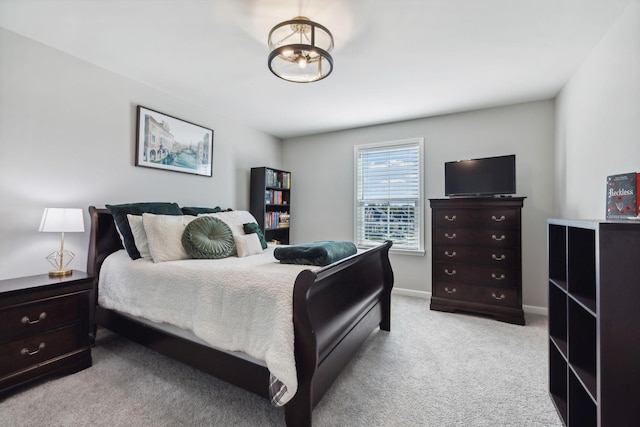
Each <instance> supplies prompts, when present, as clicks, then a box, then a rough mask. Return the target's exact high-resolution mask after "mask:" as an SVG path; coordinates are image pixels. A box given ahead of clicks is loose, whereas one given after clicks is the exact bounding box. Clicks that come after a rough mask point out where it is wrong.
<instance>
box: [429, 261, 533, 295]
mask: <svg viewBox="0 0 640 427" xmlns="http://www.w3.org/2000/svg"><path fill="white" fill-rule="evenodd" d="M520 274H521V273H520V270H518V269H513V270H511V269H507V268H502V267H494V266H489V265H476V264H466V263H465V264H455V263H443V262H434V263H433V277H434V279H435V280H437V281H447V282H462V283H469V284H473V285H482V286H495V287H504V288H514V289H515V288H516V287H517V284H518V283H519V280H520V277H519V276H520Z"/></svg>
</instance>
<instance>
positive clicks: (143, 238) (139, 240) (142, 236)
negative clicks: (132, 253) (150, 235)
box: [127, 214, 151, 258]
mask: <svg viewBox="0 0 640 427" xmlns="http://www.w3.org/2000/svg"><path fill="white" fill-rule="evenodd" d="M127 220H128V221H129V227H131V234H133V241H134V242H135V243H136V248H138V252H140V256H141V257H142V258H151V252H149V242H148V241H147V233H145V231H144V225H142V215H131V214H127Z"/></svg>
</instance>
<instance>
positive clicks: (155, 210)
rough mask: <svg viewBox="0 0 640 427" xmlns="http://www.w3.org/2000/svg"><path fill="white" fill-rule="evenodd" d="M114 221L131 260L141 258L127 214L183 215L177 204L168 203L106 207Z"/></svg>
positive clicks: (126, 204)
mask: <svg viewBox="0 0 640 427" xmlns="http://www.w3.org/2000/svg"><path fill="white" fill-rule="evenodd" d="M105 206H106V207H107V209H109V212H111V215H113V220H114V221H115V223H116V226H117V227H118V231H120V234H121V235H122V240H123V241H124V248H125V249H126V250H127V253H128V254H129V256H130V257H131V259H138V258H141V256H140V252H139V251H138V248H136V242H135V240H134V239H133V234H132V233H131V227H130V226H129V220H128V219H127V214H131V215H142V214H143V213H152V214H156V215H182V211H181V210H180V206H178V204H177V203H167V202H143V203H124V204H121V205H105Z"/></svg>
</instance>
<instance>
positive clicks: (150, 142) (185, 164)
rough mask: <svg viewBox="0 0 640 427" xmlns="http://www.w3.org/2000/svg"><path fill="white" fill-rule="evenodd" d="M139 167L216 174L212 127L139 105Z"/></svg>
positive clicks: (137, 164) (137, 161) (137, 154)
mask: <svg viewBox="0 0 640 427" xmlns="http://www.w3.org/2000/svg"><path fill="white" fill-rule="evenodd" d="M137 131H138V132H137V138H136V139H137V149H136V166H144V167H151V168H157V169H166V170H171V171H176V172H184V173H190V174H195V175H203V176H213V159H212V156H213V130H211V129H207V128H205V127H202V126H199V125H196V124H193V123H190V122H187V121H184V120H181V119H178V118H175V117H172V116H168V115H166V114H163V113H159V112H157V111H153V110H150V109H148V108H145V107H142V106H140V105H139V106H138V128H137Z"/></svg>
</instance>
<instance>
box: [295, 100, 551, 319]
mask: <svg viewBox="0 0 640 427" xmlns="http://www.w3.org/2000/svg"><path fill="white" fill-rule="evenodd" d="M554 114H555V111H554V102H553V101H552V100H549V101H540V102H532V103H526V104H519V105H513V106H506V107H501V108H492V109H486V110H479V111H473V112H468V113H462V114H451V115H445V116H439V117H431V118H425V119H420V120H412V121H406V122H399V123H392V124H387V125H381V126H371V127H366V128H361V129H352V130H348V131H343V132H333V133H328V134H322V135H314V136H309V137H303V138H294V139H288V140H285V141H284V143H283V167H284V168H285V169H287V170H290V171H291V172H292V190H291V192H292V195H291V197H292V204H291V209H292V214H291V227H292V228H291V233H292V240H293V242H294V243H300V242H306V241H313V240H321V239H347V240H352V239H353V210H354V207H353V199H354V191H353V185H354V184H353V147H354V145H358V144H366V143H371V142H383V141H394V140H400V139H407V138H413V137H424V141H425V175H426V190H425V191H426V197H427V198H442V197H444V163H445V162H446V161H450V160H459V159H468V158H476V157H486V156H494V155H502V154H516V162H517V167H516V169H517V177H516V180H517V189H518V194H517V195H518V196H526V197H527V199H526V200H525V203H524V210H523V214H522V217H523V231H522V242H523V244H522V251H523V254H522V255H523V256H522V257H523V302H524V304H525V305H532V306H538V307H546V305H547V279H546V268H545V266H546V231H545V230H546V219H547V218H548V217H550V216H554V215H555V214H556V212H555V210H554V205H553V199H554V188H555V184H554V126H555V125H554ZM425 213H426V215H425V229H426V230H427V242H426V245H425V246H426V249H427V250H428V252H427V254H426V256H424V257H421V256H411V255H392V260H391V261H392V265H393V269H394V275H395V279H396V280H395V286H396V287H397V288H403V289H407V290H410V291H413V292H416V293H426V292H429V291H430V290H431V266H430V264H431V240H430V230H429V229H430V224H431V211H430V209H429V208H428V202H427V204H426V209H425Z"/></svg>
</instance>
